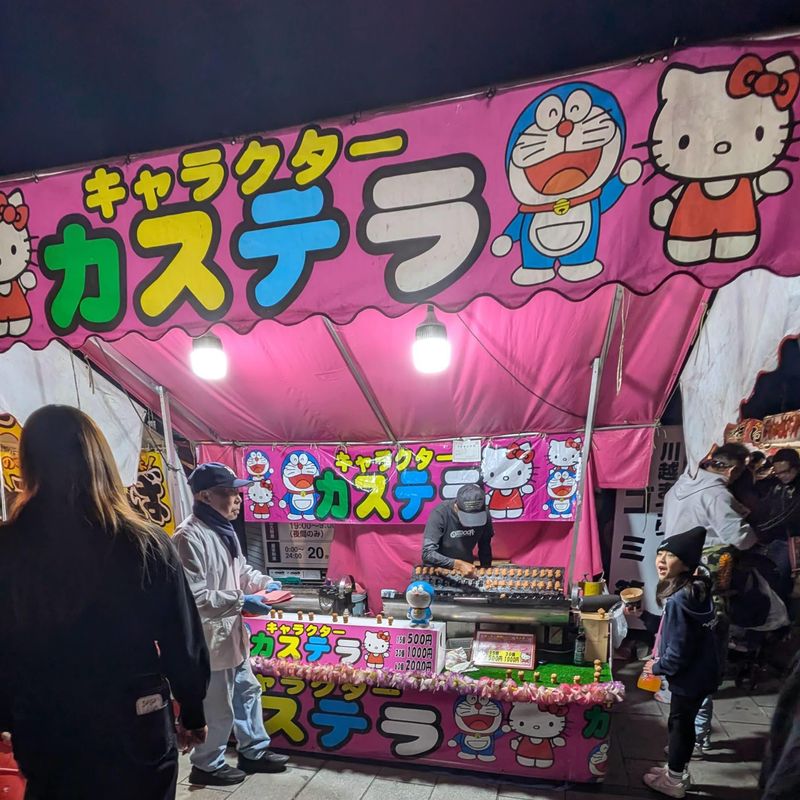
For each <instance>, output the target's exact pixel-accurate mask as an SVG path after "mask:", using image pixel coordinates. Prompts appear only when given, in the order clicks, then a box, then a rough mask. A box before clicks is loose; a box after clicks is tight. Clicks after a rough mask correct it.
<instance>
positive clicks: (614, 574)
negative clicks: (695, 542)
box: [611, 426, 686, 625]
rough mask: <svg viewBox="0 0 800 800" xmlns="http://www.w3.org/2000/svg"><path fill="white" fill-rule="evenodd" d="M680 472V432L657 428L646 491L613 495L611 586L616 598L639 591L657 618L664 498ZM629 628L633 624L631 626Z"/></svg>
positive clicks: (683, 450) (682, 450)
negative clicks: (626, 591)
mask: <svg viewBox="0 0 800 800" xmlns="http://www.w3.org/2000/svg"><path fill="white" fill-rule="evenodd" d="M685 468H686V448H685V447H684V444H683V428H681V427H680V426H667V427H664V428H660V429H659V430H658V431H657V432H656V437H655V450H654V451H653V457H652V460H651V462H650V481H649V483H648V486H647V488H645V489H626V490H624V491H618V492H617V507H616V512H615V516H614V543H613V547H612V551H611V586H612V587H613V591H615V592H620V591H622V589H625V588H627V587H628V586H634V587H636V588H639V589H643V590H644V601H643V604H642V607H643V608H644V609H645V610H646V611H649V612H651V613H653V614H657V615H659V616H660V615H661V614H662V612H663V609H662V608H661V607H660V606H659V604H658V601H657V600H656V587H657V586H658V573H657V572H656V552H657V551H658V548H659V547H660V546H661V543H662V542H663V541H664V537H665V534H666V531H665V529H664V498H665V497H666V495H667V492H668V491H669V490H670V489H671V488H672V487H673V485H674V484H675V481H677V480H678V477H679V476H680V474H681V473H682V472H683V470H684V469H685ZM673 533H675V531H673ZM630 624H631V625H633V624H634V622H633V620H631V623H630Z"/></svg>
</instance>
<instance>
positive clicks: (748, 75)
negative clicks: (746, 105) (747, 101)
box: [726, 55, 800, 111]
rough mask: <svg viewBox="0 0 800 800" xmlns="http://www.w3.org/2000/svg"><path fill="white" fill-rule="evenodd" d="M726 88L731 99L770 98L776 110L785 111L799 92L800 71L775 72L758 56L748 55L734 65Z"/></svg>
mask: <svg viewBox="0 0 800 800" xmlns="http://www.w3.org/2000/svg"><path fill="white" fill-rule="evenodd" d="M726 88H727V91H728V94H729V95H730V96H731V97H736V98H739V97H747V96H748V95H751V94H755V95H758V97H771V98H772V102H773V103H775V108H777V109H778V110H779V111H784V110H785V109H787V108H789V106H790V105H791V104H792V103H793V102H794V99H795V97H797V92H798V90H800V70H797V69H789V70H786V72H772V71H771V70H769V69H767V65H766V64H765V63H764V62H763V61H762V60H761V59H760V58H759V57H758V56H754V55H746V56H742V57H741V58H740V59H739V60H738V61H737V62H736V64H734V66H733V69H732V70H731V73H730V75H728V82H727V86H726Z"/></svg>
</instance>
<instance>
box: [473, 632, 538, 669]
mask: <svg viewBox="0 0 800 800" xmlns="http://www.w3.org/2000/svg"><path fill="white" fill-rule="evenodd" d="M472 660H473V661H474V662H475V664H476V665H477V666H479V667H522V668H524V669H533V666H534V664H535V663H536V637H534V636H533V635H532V634H528V633H504V632H502V633H501V632H500V631H478V633H477V634H476V635H475V642H474V643H473V645H472Z"/></svg>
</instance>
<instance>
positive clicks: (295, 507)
mask: <svg viewBox="0 0 800 800" xmlns="http://www.w3.org/2000/svg"><path fill="white" fill-rule="evenodd" d="M318 477H319V462H318V461H317V459H316V458H314V456H313V455H311V453H307V452H306V451H305V450H295V451H293V452H291V453H289V455H288V456H286V458H284V459H283V464H282V466H281V479H282V480H283V485H284V486H285V487H286V489H287V491H286V494H284V496H283V499H282V500H281V501H280V503H279V504H278V505H279V506H280V507H281V508H285V509H287V511H288V513H287V514H286V516H287V518H288V519H312V520H313V519H315V517H314V509H315V508H316V507H317V503H318V502H319V494H318V493H317V492H316V491H315V490H314V480H315V479H316V478H318Z"/></svg>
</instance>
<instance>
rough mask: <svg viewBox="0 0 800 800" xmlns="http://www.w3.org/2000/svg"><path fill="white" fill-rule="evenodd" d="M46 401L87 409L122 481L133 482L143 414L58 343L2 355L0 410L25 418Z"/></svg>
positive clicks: (132, 402)
mask: <svg viewBox="0 0 800 800" xmlns="http://www.w3.org/2000/svg"><path fill="white" fill-rule="evenodd" d="M49 403H58V404H61V405H69V406H75V407H76V408H80V409H81V410H82V411H85V412H86V413H87V414H88V415H89V416H90V417H91V418H92V419H93V420H94V421H95V422H96V423H97V424H98V426H99V427H100V430H102V431H103V433H104V434H105V436H106V438H107V439H108V443H109V444H110V445H111V450H112V452H113V453H114V458H115V459H116V462H117V466H118V467H119V471H120V475H121V476H122V480H123V483H124V484H125V485H126V486H129V485H131V484H132V483H134V482H135V481H136V476H137V473H138V467H139V453H140V451H141V445H142V426H143V424H144V423H143V420H144V417H145V410H144V408H142V406H140V405H139V404H138V403H136V402H134V401H133V400H132V399H131V398H130V397H128V395H126V394H125V393H124V392H122V391H120V390H119V389H117V388H116V387H115V386H114V385H113V384H112V383H110V382H109V381H107V380H106V379H105V378H103V377H102V376H101V375H99V374H98V373H97V372H95V371H94V370H93V369H92V368H91V367H90V366H88V364H85V363H84V362H82V361H81V360H80V359H78V358H75V357H74V356H73V355H72V352H71V351H70V350H69V349H67V348H66V347H64V346H63V345H62V344H60V343H59V342H52V343H51V344H50V345H48V346H47V347H46V348H45V349H44V350H38V351H35V352H34V351H33V350H30V349H29V348H27V347H22V346H18V347H12V348H11V349H10V350H9V351H7V352H6V353H3V355H2V356H0V409H2V410H3V411H5V412H8V413H10V414H13V415H14V416H15V417H16V418H17V420H18V421H19V422H20V423H21V424H22V425H23V426H24V425H25V420H27V418H28V417H29V416H30V415H31V414H32V413H33V412H34V411H35V410H36V409H37V408H40V407H41V406H43V405H47V404H49Z"/></svg>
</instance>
